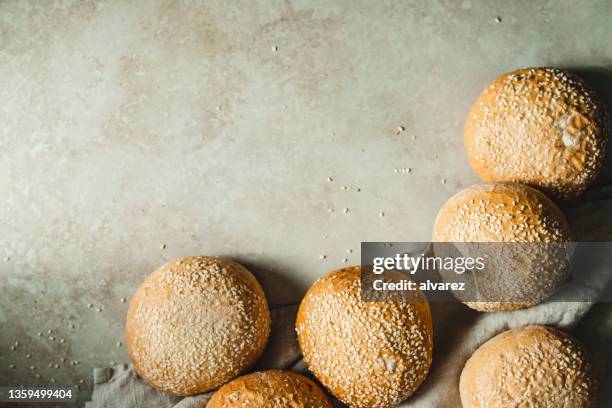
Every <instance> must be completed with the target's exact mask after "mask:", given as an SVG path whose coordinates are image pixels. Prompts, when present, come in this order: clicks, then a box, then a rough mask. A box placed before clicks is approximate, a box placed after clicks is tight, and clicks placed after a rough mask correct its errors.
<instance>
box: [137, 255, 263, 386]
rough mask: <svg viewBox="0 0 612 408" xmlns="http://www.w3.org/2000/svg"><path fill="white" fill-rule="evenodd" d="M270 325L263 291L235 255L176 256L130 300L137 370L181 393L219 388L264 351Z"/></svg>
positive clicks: (155, 383) (146, 377)
mask: <svg viewBox="0 0 612 408" xmlns="http://www.w3.org/2000/svg"><path fill="white" fill-rule="evenodd" d="M269 332H270V312H269V310H268V304H267V301H266V297H265V295H264V292H263V290H262V288H261V286H259V283H257V281H256V280H255V277H254V276H253V275H252V274H251V273H250V272H249V271H248V270H246V269H245V268H244V267H243V266H241V265H239V264H237V263H236V262H232V261H230V260H228V259H223V258H216V257H206V256H193V257H186V258H180V259H176V260H174V261H170V262H168V263H167V264H165V265H163V266H162V267H160V268H159V269H157V270H156V271H154V272H153V273H151V274H150V275H149V276H148V277H147V278H146V279H145V281H144V282H143V283H142V284H141V285H140V287H139V288H138V290H137V292H136V294H135V295H134V297H133V298H132V300H131V302H130V307H129V310H128V315H127V323H126V328H125V337H126V344H127V349H128V352H129V354H130V358H131V359H132V362H133V363H134V368H135V370H136V372H138V374H139V375H140V376H141V377H142V378H143V379H144V380H145V381H147V382H148V383H149V384H151V385H152V386H153V387H155V388H157V389H159V390H161V391H164V392H168V393H171V394H175V395H193V394H198V393H202V392H206V391H210V390H212V389H214V388H217V387H219V386H221V385H223V384H225V383H226V382H228V381H230V380H232V379H233V378H235V377H237V376H238V375H240V374H241V373H242V372H244V371H245V370H246V369H247V368H248V367H250V366H251V365H252V364H253V363H254V362H255V360H257V358H258V357H259V356H260V355H261V353H262V351H263V349H264V347H265V345H266V342H267V340H268V335H269Z"/></svg>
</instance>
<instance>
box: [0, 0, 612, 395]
mask: <svg viewBox="0 0 612 408" xmlns="http://www.w3.org/2000/svg"><path fill="white" fill-rule="evenodd" d="M611 14H612V3H610V2H608V1H606V0H600V1H592V2H588V3H584V4H582V5H581V6H576V5H575V3H574V2H573V1H570V0H566V1H560V2H531V1H521V2H506V1H463V2H461V1H450V0H447V1H396V2H391V1H384V2H369V1H359V2H354V1H340V2H321V1H316V2H312V1H303V2H297V1H274V2H261V3H260V4H254V3H252V2H225V1H214V2H206V3H204V2H190V1H182V2H181V1H137V2H123V1H119V0H116V1H109V2H101V1H100V2H91V1H74V2H50V1H45V2H39V1H30V2H28V1H17V0H6V1H3V2H1V3H0V101H1V103H0V197H2V202H1V203H0V299H1V300H0V302H1V308H0V325H1V327H2V334H1V335H0V350H1V351H0V383H7V382H10V383H17V384H19V383H23V384H48V383H49V381H50V379H51V378H54V379H56V380H57V383H60V384H67V383H74V382H78V381H79V379H81V378H82V379H86V382H85V384H84V387H85V388H89V387H90V385H91V384H90V383H89V382H88V381H89V376H90V372H91V368H92V367H94V366H100V365H108V364H110V362H111V361H124V360H126V359H127V355H126V353H125V351H124V347H123V344H122V343H118V342H123V338H122V337H123V334H122V330H123V321H124V318H125V313H126V310H127V304H126V303H122V301H121V299H122V298H127V299H129V297H130V296H131V294H132V293H133V291H134V290H135V289H136V287H137V285H138V284H139V283H140V282H141V281H142V279H143V278H144V276H146V275H147V274H148V273H149V272H150V271H152V270H153V269H154V268H155V267H157V266H158V265H159V264H161V263H162V262H164V261H165V260H167V259H171V258H174V257H178V256H182V255H191V254H214V255H226V256H229V257H232V258H233V259H235V260H237V261H240V262H242V263H244V264H245V265H246V266H247V267H249V268H251V269H252V270H253V272H254V273H255V274H256V275H257V276H258V277H259V279H260V280H261V282H262V284H263V286H264V288H266V290H267V291H268V293H269V294H270V298H271V299H270V300H271V303H272V304H281V303H287V302H292V301H297V300H298V299H299V298H300V296H301V295H302V293H303V292H304V291H305V289H306V288H307V287H308V285H309V284H310V283H311V282H312V281H313V280H314V279H315V278H316V277H318V276H320V275H322V274H323V273H325V272H328V271H330V270H332V269H335V268H338V267H341V266H343V265H345V263H344V262H343V260H344V259H345V258H346V259H347V264H355V263H358V260H359V243H360V241H362V240H397V241H402V240H427V239H429V237H430V231H431V226H432V223H433V219H434V216H435V214H436V212H437V210H438V208H439V207H440V206H441V205H442V203H443V202H444V201H445V200H446V199H447V198H448V197H449V196H450V195H451V194H452V193H454V192H456V191H458V190H459V189H461V188H463V187H465V186H467V185H469V184H471V183H473V182H475V181H477V180H476V177H475V176H474V175H473V173H472V172H471V170H470V168H469V166H468V163H467V159H466V157H465V154H464V152H463V143H462V127H463V120H464V118H465V115H466V113H467V111H468V109H469V107H470V105H471V103H472V102H473V100H474V99H475V98H476V96H477V95H478V93H479V92H480V90H481V89H482V88H483V87H484V86H485V85H486V84H487V83H488V82H489V81H490V80H491V79H493V78H494V77H496V76H497V75H499V74H501V73H502V72H505V71H509V70H512V69H515V68H519V67H524V66H533V65H553V66H557V67H571V68H574V69H576V70H578V71H580V72H584V73H586V74H587V77H588V78H587V79H591V80H592V81H595V82H596V83H597V84H599V85H602V84H604V85H606V86H608V88H605V87H604V90H603V91H602V92H603V93H604V96H608V97H609V96H610V91H606V89H612V88H609V85H610V84H611V83H612V80H611V79H610V78H611V74H610V70H612V47H611V46H610V44H609V40H610V38H612V25H610V23H609V19H610V16H611ZM496 17H500V19H501V22H497V21H496ZM606 92H608V94H607V95H605V93H606ZM400 126H401V127H402V128H403V129H404V130H403V131H399V127H400ZM408 169H410V171H409V170H408ZM328 177H331V178H332V181H328ZM344 209H348V210H347V212H345V210H344ZM381 212H382V213H384V216H381ZM348 250H352V252H350V253H349V252H348ZM322 255H325V257H324V259H320V258H321V256H322ZM4 259H7V260H6V261H5V260H4ZM89 305H91V307H90V306H89ZM98 310H100V311H98ZM608 321H609V320H608ZM49 330H51V331H52V332H51V333H48V331H49ZM39 332H41V333H42V336H38V333H39ZM62 339H63V342H62ZM15 341H19V345H18V346H16V347H15V348H16V350H15V351H12V350H10V347H11V345H12V344H14V342H15ZM27 355H31V358H29V359H28V358H27ZM62 358H64V359H65V361H63V362H62V360H61V359H62ZM74 361H78V363H74ZM71 362H73V364H74V365H71ZM11 364H14V365H15V366H16V368H14V369H12V368H9V365H11ZM49 364H51V365H53V364H58V366H59V368H54V367H53V366H52V367H48V365H49ZM31 365H35V366H36V367H35V368H34V369H33V370H30V369H29V367H30V366H31ZM36 373H39V374H40V377H41V378H40V379H37V378H36V377H35V374H36Z"/></svg>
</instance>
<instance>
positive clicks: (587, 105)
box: [464, 68, 608, 199]
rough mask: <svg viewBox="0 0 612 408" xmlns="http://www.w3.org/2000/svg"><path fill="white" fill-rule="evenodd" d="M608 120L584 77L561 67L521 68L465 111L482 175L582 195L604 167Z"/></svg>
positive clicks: (472, 157) (469, 143)
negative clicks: (583, 79) (467, 112)
mask: <svg viewBox="0 0 612 408" xmlns="http://www.w3.org/2000/svg"><path fill="white" fill-rule="evenodd" d="M607 122H608V119H607V114H606V109H605V107H604V106H603V104H602V103H601V102H600V101H599V99H598V98H597V97H596V96H595V94H594V93H593V92H592V91H591V90H590V89H589V87H588V86H587V85H586V84H585V83H584V81H582V80H581V79H580V78H578V77H576V76H574V75H572V74H570V73H568V72H565V71H562V70H559V69H552V68H529V69H520V70H517V71H513V72H510V73H507V74H504V75H502V76H500V77H499V78H497V79H495V80H494V81H493V82H492V83H491V84H489V85H488V86H487V87H486V88H485V89H484V91H483V92H482V93H481V94H480V96H479V97H478V99H477V100H476V102H475V103H474V105H473V106H472V108H471V110H470V113H469V115H468V117H467V119H466V123H465V129H464V142H465V149H466V153H467V156H468V159H469V161H470V164H471V165H472V168H473V169H474V171H475V172H476V174H478V176H480V178H481V179H482V180H483V181H486V182H513V183H523V184H528V185H531V186H534V187H537V188H539V189H541V190H543V191H545V192H546V193H548V194H551V195H552V196H554V197H558V198H564V199H568V198H575V197H577V196H578V195H579V194H581V193H582V192H583V191H584V190H585V189H586V188H587V186H588V185H589V184H591V183H592V181H593V180H594V179H595V177H596V176H597V174H598V172H599V170H600V168H601V165H602V163H603V159H604V155H605V150H606V144H607V138H608V129H607Z"/></svg>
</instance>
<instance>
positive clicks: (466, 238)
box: [432, 183, 571, 312]
mask: <svg viewBox="0 0 612 408" xmlns="http://www.w3.org/2000/svg"><path fill="white" fill-rule="evenodd" d="M432 239H433V241H434V242H491V243H494V242H512V243H517V244H515V245H507V246H506V247H504V248H500V247H499V246H497V247H496V246H495V245H490V246H489V247H483V248H482V251H487V252H490V255H491V256H492V257H495V258H496V259H497V260H499V259H502V258H500V257H501V256H503V257H504V258H503V259H507V262H506V263H505V264H503V263H500V266H499V268H497V269H491V270H489V271H488V272H487V273H489V275H483V274H481V276H480V281H479V285H480V287H479V291H480V292H481V293H482V294H485V295H488V297H486V298H487V299H490V300H491V301H488V302H487V301H478V302H477V301H468V300H472V299H463V301H464V303H465V304H466V305H467V306H469V307H471V308H472V309H476V310H479V311H485V312H490V311H508V310H517V309H523V308H526V307H530V306H533V305H536V304H538V303H540V302H541V301H542V300H544V299H546V298H547V297H548V296H550V295H551V294H552V293H553V292H554V291H555V290H556V289H557V288H558V287H559V286H560V285H561V284H562V283H563V282H564V280H565V279H566V277H567V271H568V266H569V259H568V257H569V256H570V255H571V251H566V248H565V247H563V246H558V247H556V246H550V245H544V244H547V243H564V242H569V241H571V234H570V229H569V225H568V223H567V221H566V219H565V217H564V215H563V213H562V212H561V210H560V209H559V208H558V207H557V206H556V205H555V204H554V203H553V202H552V201H550V200H549V199H548V198H547V197H546V196H545V195H544V194H543V193H541V192H539V191H537V190H535V189H533V188H531V187H527V186H524V185H521V184H500V183H497V184H478V185H474V186H471V187H469V188H467V189H465V190H463V191H461V192H459V193H457V194H456V195H454V196H453V197H451V198H450V199H449V200H448V201H447V202H446V203H445V204H444V206H443V207H442V208H441V209H440V211H439V213H438V216H437V217H436V221H435V223H434V228H433V238H432ZM519 243H522V245H519ZM528 243H533V244H534V245H528ZM498 251H500V252H498ZM508 251H513V253H514V254H515V255H516V256H515V257H513V256H511V255H510V252H508ZM474 300H475V299H474Z"/></svg>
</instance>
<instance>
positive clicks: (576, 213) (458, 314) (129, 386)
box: [86, 188, 612, 408]
mask: <svg viewBox="0 0 612 408" xmlns="http://www.w3.org/2000/svg"><path fill="white" fill-rule="evenodd" d="M611 193H612V189H609V188H608V189H606V188H604V189H601V190H596V191H594V192H591V193H589V197H590V201H586V202H585V203H584V204H582V205H580V206H579V207H577V208H574V209H571V210H568V211H567V212H566V213H567V215H568V219H569V220H570V223H571V224H572V231H573V233H574V239H575V240H576V241H612V232H611V231H612V198H611V197H612V194H611ZM608 265H609V263H606V262H602V263H601V265H600V267H598V268H594V269H595V270H593V271H590V272H589V275H588V279H587V281H585V282H582V283H577V284H575V285H574V287H572V288H570V289H571V290H572V291H577V292H579V293H582V294H583V295H584V297H582V298H583V299H584V298H589V299H597V297H598V296H599V295H601V293H602V292H603V290H604V288H605V287H606V286H607V285H608V284H610V281H611V280H612V270H611V268H610V267H609V266H608ZM563 296H564V294H563V293H559V294H557V295H556V299H551V300H550V301H548V302H546V303H543V304H541V305H538V306H536V307H532V308H530V309H526V310H519V311H514V312H504V313H479V312H476V311H473V310H471V309H468V308H467V307H465V306H464V305H462V304H460V303H432V304H431V308H432V314H433V322H434V357H433V364H432V367H431V369H430V372H429V375H428V377H427V379H426V380H425V382H424V383H423V385H422V386H421V387H419V389H418V390H417V392H416V393H415V394H414V395H413V396H412V397H411V398H409V399H408V400H407V401H405V402H404V403H402V404H401V405H399V406H400V407H419V408H430V407H431V408H434V407H435V408H446V407H448V408H451V407H452V408H454V407H460V406H461V403H460V402H459V387H458V384H459V375H460V373H461V370H462V368H463V365H464V364H465V361H466V360H467V359H468V358H469V356H470V355H471V354H472V352H473V351H474V350H475V349H476V348H477V347H478V346H479V345H480V344H482V343H483V342H485V341H486V340H488V339H490V338H491V337H493V336H494V335H496V334H497V333H499V332H501V331H504V330H507V329H510V328H514V327H518V326H523V325H527V324H547V325H553V326H557V327H559V328H562V329H571V328H572V327H573V326H574V325H575V324H576V323H577V322H578V321H579V320H580V319H581V318H582V317H583V316H584V315H585V313H586V312H587V311H588V310H589V309H590V308H591V306H592V305H593V303H592V302H566V301H562V300H561V299H564V297H563ZM296 311H297V306H296V305H291V306H285V307H279V308H275V309H273V310H272V321H273V324H272V333H271V337H270V342H269V344H268V347H267V349H266V352H265V353H264V355H263V356H262V357H261V359H260V360H259V362H258V364H257V366H256V367H255V368H254V369H255V370H263V369H269V368H279V369H288V370H293V371H297V372H302V373H307V370H306V367H305V364H304V362H303V361H302V359H301V357H300V352H299V348H298V346H297V342H296V340H295V332H294V319H295V314H296ZM209 396H210V395H209V394H206V395H198V396H195V397H188V398H177V397H171V396H167V395H164V394H162V393H160V392H158V391H156V390H154V389H153V388H151V387H149V386H148V385H146V384H145V383H144V382H143V381H142V380H141V379H140V378H139V377H138V375H136V373H135V372H134V370H133V369H132V367H131V366H129V365H125V366H117V367H111V368H102V369H96V370H95V371H94V390H93V395H92V401H91V402H89V403H87V404H86V408H117V407H120V408H145V407H146V408H202V407H205V406H206V402H207V401H208V398H209ZM336 403H337V401H336ZM337 406H338V407H342V405H341V404H338V403H337Z"/></svg>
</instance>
